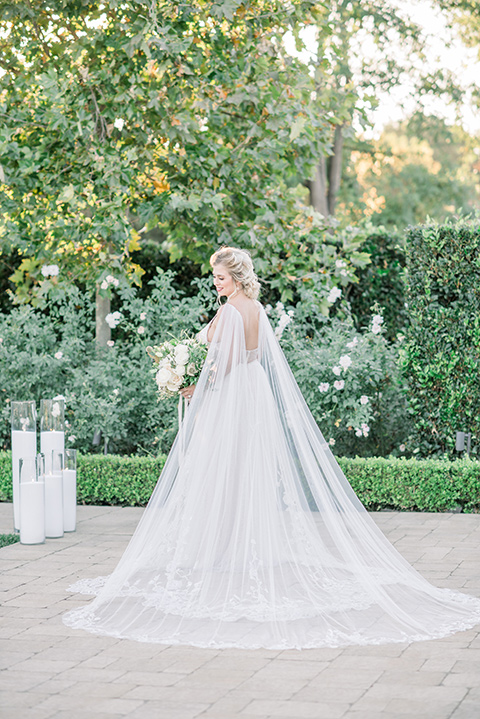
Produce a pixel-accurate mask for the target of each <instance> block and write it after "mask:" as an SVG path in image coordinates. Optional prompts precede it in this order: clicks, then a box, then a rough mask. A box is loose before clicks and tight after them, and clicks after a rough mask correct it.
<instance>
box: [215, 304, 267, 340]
mask: <svg viewBox="0 0 480 719" xmlns="http://www.w3.org/2000/svg"><path fill="white" fill-rule="evenodd" d="M229 304H231V305H232V306H233V307H235V309H236V310H237V311H238V312H240V314H241V315H242V320H243V327H244V331H245V347H246V349H247V350H254V349H257V347H258V324H259V317H260V314H259V304H258V302H256V301H255V300H251V299H250V298H249V297H245V295H237V296H236V297H232V299H231V300H229ZM222 309H223V308H220V310H219V311H218V313H217V316H216V317H215V319H214V320H213V322H212V323H211V324H210V326H209V328H208V335H207V336H208V341H209V342H211V340H212V337H213V335H214V333H215V327H216V324H217V321H218V318H219V316H220V314H221V312H222Z"/></svg>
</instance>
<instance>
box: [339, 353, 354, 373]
mask: <svg viewBox="0 0 480 719" xmlns="http://www.w3.org/2000/svg"><path fill="white" fill-rule="evenodd" d="M338 364H339V365H340V366H341V367H343V369H344V370H346V369H348V368H349V367H350V365H351V364H352V360H351V358H350V355H342V356H341V357H340V359H339V361H338Z"/></svg>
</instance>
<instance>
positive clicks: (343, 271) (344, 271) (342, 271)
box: [340, 270, 348, 277]
mask: <svg viewBox="0 0 480 719" xmlns="http://www.w3.org/2000/svg"><path fill="white" fill-rule="evenodd" d="M340 274H341V275H342V277H348V271H347V270H340Z"/></svg>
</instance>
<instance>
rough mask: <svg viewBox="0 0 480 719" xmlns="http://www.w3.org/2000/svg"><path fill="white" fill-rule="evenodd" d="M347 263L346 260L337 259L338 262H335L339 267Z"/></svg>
mask: <svg viewBox="0 0 480 719" xmlns="http://www.w3.org/2000/svg"><path fill="white" fill-rule="evenodd" d="M345 265H346V262H345V260H336V262H335V267H338V268H339V269H340V268H341V267H345Z"/></svg>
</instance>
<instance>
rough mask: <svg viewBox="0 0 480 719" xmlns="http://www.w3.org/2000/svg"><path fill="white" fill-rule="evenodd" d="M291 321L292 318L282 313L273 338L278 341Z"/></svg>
mask: <svg viewBox="0 0 480 719" xmlns="http://www.w3.org/2000/svg"><path fill="white" fill-rule="evenodd" d="M291 321H292V318H291V316H290V315H288V314H287V313H286V312H283V313H282V315H281V317H280V320H279V322H278V326H277V327H276V328H275V337H276V338H277V339H278V340H279V339H280V338H281V336H282V335H283V333H284V331H285V328H286V326H287V325H288V324H289V323H290V322H291Z"/></svg>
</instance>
